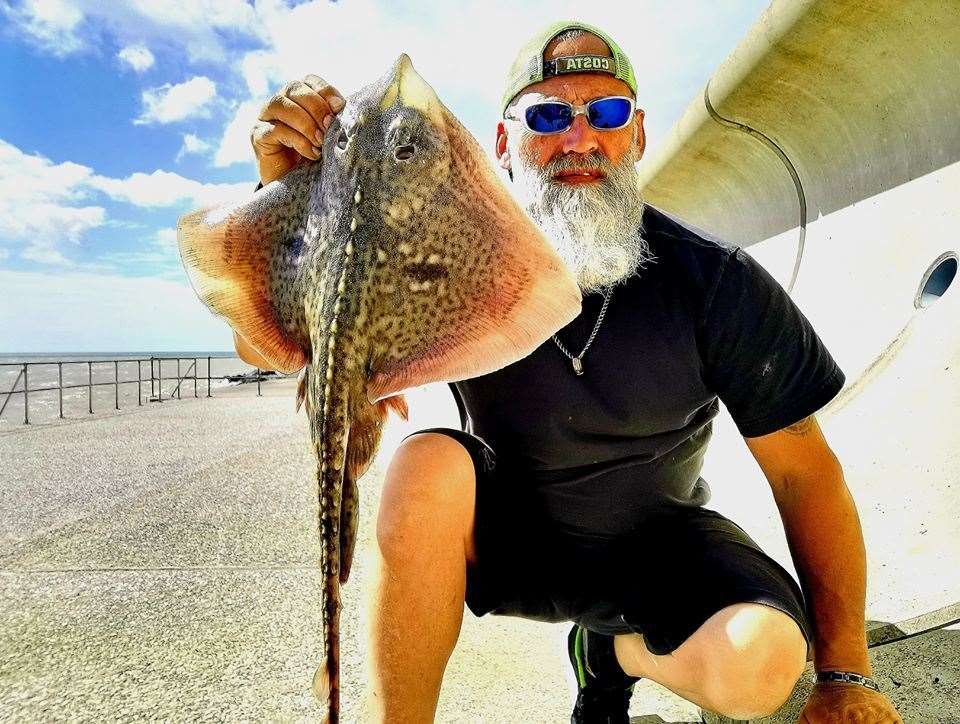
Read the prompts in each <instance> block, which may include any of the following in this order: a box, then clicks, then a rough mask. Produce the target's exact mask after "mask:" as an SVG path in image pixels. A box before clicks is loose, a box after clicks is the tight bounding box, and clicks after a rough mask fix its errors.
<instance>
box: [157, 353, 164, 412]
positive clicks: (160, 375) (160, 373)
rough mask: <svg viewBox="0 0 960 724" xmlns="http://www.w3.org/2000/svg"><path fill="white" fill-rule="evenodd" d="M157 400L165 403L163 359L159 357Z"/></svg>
mask: <svg viewBox="0 0 960 724" xmlns="http://www.w3.org/2000/svg"><path fill="white" fill-rule="evenodd" d="M157 393H158V394H157V400H158V401H159V402H163V357H157Z"/></svg>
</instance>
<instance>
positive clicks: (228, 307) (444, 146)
mask: <svg viewBox="0 0 960 724" xmlns="http://www.w3.org/2000/svg"><path fill="white" fill-rule="evenodd" d="M322 150H323V153H322V157H321V160H319V161H316V162H306V163H302V164H301V165H298V166H296V167H295V168H294V169H292V170H291V171H290V172H289V173H287V174H286V175H285V176H283V177H282V178H280V179H278V180H276V181H274V182H272V183H270V184H268V185H266V186H265V187H263V188H262V189H261V190H259V191H257V192H256V193H255V194H253V195H252V196H251V197H249V198H246V199H243V200H241V201H238V202H236V203H232V204H228V205H225V206H221V207H216V208H210V209H202V210H199V211H196V212H193V213H190V214H187V215H185V216H183V217H182V218H181V219H180V222H179V224H178V243H179V247H180V252H181V256H182V259H183V263H184V266H185V267H186V269H187V272H188V275H189V278H190V281H191V284H192V285H193V287H194V289H195V291H196V292H197V294H198V295H199V296H200V298H201V299H202V300H203V302H204V303H205V304H206V305H207V306H208V307H209V308H210V310H212V311H213V312H214V313H215V314H217V315H219V316H220V317H222V318H223V319H225V320H226V321H227V322H228V323H229V324H230V325H231V326H232V327H233V329H234V332H235V335H237V337H238V343H239V344H238V348H239V349H240V351H241V354H243V356H244V357H246V358H247V359H248V361H253V360H258V361H259V360H263V361H265V363H266V364H268V365H269V366H271V367H272V368H273V369H277V370H280V371H282V372H289V373H293V372H296V371H298V370H300V380H299V384H298V393H297V405H296V406H297V409H298V410H299V409H300V406H301V402H305V405H304V407H305V410H306V414H307V415H308V418H309V422H310V434H311V441H312V447H313V450H314V452H315V453H316V458H317V483H318V497H319V511H318V523H319V533H320V542H321V545H320V569H321V578H322V596H323V600H322V605H321V611H322V626H323V636H322V640H323V651H322V654H321V657H320V665H319V667H318V669H317V673H316V675H315V677H314V681H313V688H314V691H315V693H316V694H317V696H318V697H319V698H320V700H321V701H322V702H325V703H326V704H327V720H328V721H329V722H331V723H335V722H337V721H338V720H339V711H340V698H339V697H340V670H339V619H340V585H341V584H343V583H345V582H346V581H347V577H348V576H349V573H350V565H351V560H352V558H353V549H354V543H355V540H356V532H357V521H358V508H357V501H358V494H357V480H358V479H359V478H360V476H361V475H362V474H363V473H364V471H365V470H366V469H367V467H368V466H369V464H370V462H371V460H372V458H373V456H374V453H375V452H376V449H377V446H378V445H379V442H380V437H381V432H382V429H383V424H384V422H385V420H386V417H387V414H388V410H390V409H392V410H394V411H395V412H396V413H398V414H400V415H401V416H403V417H406V415H407V406H406V402H405V400H404V398H403V396H402V393H403V392H404V391H405V390H409V389H411V388H414V387H418V386H420V385H424V384H427V383H431V382H440V381H445V382H453V381H457V380H462V379H468V378H471V377H476V376H478V375H482V374H486V373H488V372H492V371H494V370H497V369H500V368H501V367H504V366H505V365H508V364H511V363H512V362H515V361H517V360H519V359H521V358H523V357H525V356H526V355H528V354H529V353H530V352H532V351H533V350H534V349H535V348H536V347H537V346H539V345H540V344H541V343H543V342H544V341H545V340H547V339H549V337H550V335H551V334H553V333H554V332H556V331H557V330H558V329H560V328H561V327H563V326H564V325H565V324H567V323H568V322H569V321H570V320H572V319H573V318H574V317H575V316H576V315H577V314H578V313H579V311H580V302H581V295H580V291H579V289H578V287H577V284H576V281H575V279H574V278H573V276H572V275H571V273H570V271H569V269H568V268H567V267H566V266H565V265H564V263H563V262H562V261H561V259H560V258H559V257H558V256H557V254H556V253H555V252H554V250H553V249H552V247H551V246H550V244H549V243H548V242H547V240H546V239H545V238H544V237H543V236H542V234H541V232H540V231H539V230H538V229H537V227H536V226H535V225H534V224H533V222H532V221H531V220H530V219H529V217H528V216H526V214H525V213H524V212H523V211H522V210H521V208H520V207H519V206H518V205H517V203H516V202H515V201H514V200H513V198H512V197H511V196H510V194H509V192H508V191H507V189H506V188H505V187H504V185H503V184H502V183H501V182H500V180H499V179H498V178H497V175H496V173H495V171H494V170H493V167H492V166H491V164H490V162H489V161H488V160H487V159H486V157H485V155H484V153H483V151H482V150H481V149H480V146H479V145H478V144H477V142H476V140H475V139H474V138H473V136H471V135H470V133H469V132H468V131H467V130H466V129H465V128H464V127H463V125H461V123H460V122H459V121H458V120H457V119H456V117H455V116H454V115H453V114H452V113H451V112H450V111H449V110H448V109H447V108H446V107H445V106H444V105H443V104H442V103H441V101H440V100H439V98H438V97H437V95H436V93H435V92H434V91H433V89H432V88H431V87H430V86H429V85H428V84H427V83H426V82H425V81H424V80H423V78H421V77H420V75H419V74H418V73H417V72H416V71H415V70H414V68H413V65H412V64H411V62H410V59H409V58H408V57H407V56H406V55H401V56H400V58H399V59H398V60H397V61H396V62H395V63H394V65H393V67H392V68H391V69H390V70H389V71H388V72H387V73H386V75H384V76H383V77H382V78H380V79H379V80H377V81H375V82H374V83H372V84H370V85H368V86H366V87H365V88H363V89H362V90H360V91H358V92H357V93H355V94H352V95H350V96H349V97H348V98H347V103H346V106H345V108H344V109H343V110H342V111H341V113H340V114H339V116H337V117H335V120H334V122H333V123H332V124H331V125H330V127H329V129H328V130H327V132H326V135H325V139H324V143H323V149H322ZM244 350H246V353H244Z"/></svg>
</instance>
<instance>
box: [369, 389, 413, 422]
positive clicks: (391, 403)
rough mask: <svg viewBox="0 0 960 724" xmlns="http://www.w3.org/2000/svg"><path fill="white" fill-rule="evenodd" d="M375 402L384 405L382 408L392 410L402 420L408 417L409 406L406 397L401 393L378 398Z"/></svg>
mask: <svg viewBox="0 0 960 724" xmlns="http://www.w3.org/2000/svg"><path fill="white" fill-rule="evenodd" d="M377 404H378V405H384V410H386V409H387V408H389V409H391V410H393V411H394V412H395V413H397V414H398V415H399V416H400V417H402V418H403V419H404V420H409V419H410V408H409V407H408V406H407V398H406V397H404V396H403V395H392V396H390V397H388V398H387V399H385V400H380V402H378V403H377Z"/></svg>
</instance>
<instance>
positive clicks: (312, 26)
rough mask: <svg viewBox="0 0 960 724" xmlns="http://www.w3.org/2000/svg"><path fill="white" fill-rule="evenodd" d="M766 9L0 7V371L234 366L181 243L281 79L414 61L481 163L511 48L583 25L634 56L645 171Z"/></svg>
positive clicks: (345, 83) (239, 189) (142, 1)
mask: <svg viewBox="0 0 960 724" xmlns="http://www.w3.org/2000/svg"><path fill="white" fill-rule="evenodd" d="M766 5H767V3H766V2H762V1H760V0H735V1H734V0H729V1H727V2H718V1H717V0H673V1H670V0H657V1H653V0H639V1H637V0H634V1H632V2H610V3H594V4H592V5H591V6H588V5H585V4H583V3H577V2H565V1H564V0H553V1H552V2H525V3H516V2H514V1H513V0H489V1H487V2H480V1H479V0H478V1H475V2H465V3H457V2H453V1H452V0H451V1H448V2H438V3H424V2H417V3H405V2H377V1H376V0H358V1H351V0H344V1H343V2H339V3H336V4H333V3H329V2H299V3H294V2H289V1H285V0H256V2H252V1H251V2H245V1H244V0H206V1H204V0H169V1H168V2H163V3H156V2H150V1H149V0H128V1H127V2H123V1H121V0H117V1H116V2H110V3H102V2H96V1H95V0H0V354H10V353H16V352H58V351H107V350H109V351H124V350H132V349H135V350H173V349H182V350H210V349H229V348H230V334H229V331H228V329H227V327H226V326H225V325H224V324H223V323H222V322H220V321H219V320H217V319H215V318H214V317H212V315H210V313H209V312H207V311H206V309H205V308H204V307H203V306H202V305H201V304H200V302H199V301H198V300H197V299H196V297H195V295H194V294H193V292H192V290H191V289H190V288H189V285H188V283H187V281H186V277H185V274H184V272H183V270H182V268H181V266H180V262H179V258H178V255H177V253H176V244H175V235H174V228H175V226H176V220H177V218H178V217H179V216H180V215H181V214H183V213H186V212H188V211H191V210H193V209H196V208H199V207H200V206H205V205H209V204H212V203H217V202H218V201H220V200H226V199H228V198H231V197H236V196H237V195H238V194H243V193H246V192H247V191H248V190H250V189H252V187H253V185H255V183H256V169H255V167H254V165H253V163H252V152H251V151H250V150H249V141H248V136H249V130H250V127H251V125H252V123H253V121H254V120H255V118H256V115H257V112H258V109H259V108H260V107H261V106H262V104H263V103H264V101H265V100H266V99H267V98H268V97H269V96H270V94H271V93H272V92H274V91H275V90H276V89H277V88H278V87H279V86H280V85H282V84H283V82H285V81H286V80H290V79H294V78H298V77H302V76H303V75H305V74H306V73H310V72H313V73H318V74H319V75H321V76H323V77H325V78H326V79H327V80H329V81H330V82H332V83H333V84H334V85H335V86H337V87H338V88H339V89H340V90H341V91H342V92H344V93H349V92H351V91H353V90H354V89H356V88H357V87H359V86H360V85H361V84H364V83H366V82H369V81H370V80H371V79H373V78H375V77H378V76H379V75H381V74H382V73H383V71H384V70H385V69H386V68H387V67H388V65H389V64H390V62H391V61H392V60H393V59H394V58H395V57H396V56H397V55H398V54H399V53H401V52H407V53H408V54H409V55H410V56H411V58H412V59H413V62H414V65H415V66H416V67H417V69H418V70H419V71H420V73H421V75H423V77H424V78H425V79H426V80H427V81H428V82H430V83H431V84H432V85H433V86H434V88H435V89H436V90H437V92H438V94H439V95H440V97H441V99H442V100H443V101H444V102H445V103H446V104H447V105H448V106H449V107H450V108H451V109H452V110H453V111H454V113H455V114H456V115H457V116H458V117H459V118H460V119H461V120H462V121H463V122H464V124H465V125H466V126H467V127H468V128H469V129H470V130H471V131H472V132H473V133H474V134H475V135H476V136H477V137H478V139H479V140H480V142H481V145H482V146H483V147H484V148H487V149H490V148H492V132H493V128H494V126H495V123H496V118H497V100H498V97H499V94H500V92H501V84H502V78H503V76H504V74H505V72H506V68H507V66H508V65H509V62H510V60H511V59H512V54H513V53H514V52H515V50H516V48H517V47H519V45H520V44H521V43H522V42H523V40H524V39H525V38H526V36H528V35H529V34H531V33H532V32H534V31H535V30H537V29H538V28H539V27H541V26H542V25H544V24H546V23H547V22H550V21H552V20H554V19H558V18H564V17H567V18H577V19H582V20H586V21H588V22H593V23H595V24H597V25H600V26H601V27H604V28H606V29H607V30H608V31H609V32H610V33H611V34H612V35H613V36H614V37H615V38H616V39H617V40H618V42H619V43H620V44H621V45H622V46H623V48H624V49H625V51H626V52H627V53H628V55H630V57H631V59H632V61H633V63H634V66H635V69H636V72H637V76H638V86H639V88H638V103H639V104H640V105H641V106H642V107H643V108H644V109H645V110H646V119H647V120H646V123H647V135H648V143H647V147H648V153H650V152H652V151H655V150H656V148H657V147H658V145H659V144H660V143H661V142H662V141H663V139H664V138H665V136H666V134H667V132H668V130H669V129H670V127H671V126H672V124H673V123H674V122H675V121H676V120H677V119H678V118H679V117H680V115H681V113H682V112H683V110H684V109H685V108H686V106H687V105H688V104H689V102H690V101H691V100H692V99H694V98H695V97H697V96H698V95H699V94H700V93H701V91H702V88H703V85H704V84H705V83H706V81H707V80H708V79H709V77H710V75H711V74H712V72H713V71H714V70H715V69H716V67H717V65H719V63H720V62H722V61H723V59H724V58H726V56H727V55H728V54H729V53H730V51H731V50H732V49H733V48H734V47H735V46H736V44H737V43H738V42H739V40H740V39H741V38H742V37H743V35H744V34H745V33H746V31H747V29H748V28H749V27H750V26H751V25H752V24H753V23H754V22H755V21H756V20H757V18H758V17H759V16H760V14H761V13H762V12H763V10H764V9H765V7H766ZM594 6H595V7H594Z"/></svg>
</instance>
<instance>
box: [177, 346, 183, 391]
mask: <svg viewBox="0 0 960 724" xmlns="http://www.w3.org/2000/svg"><path fill="white" fill-rule="evenodd" d="M182 383H183V380H181V379H180V358H179V357H177V399H178V400H179V399H181V397H180V385H181V384H182Z"/></svg>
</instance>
